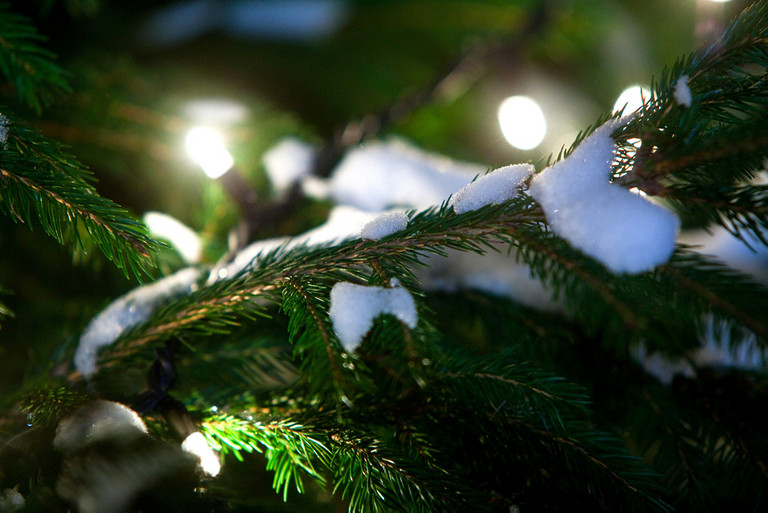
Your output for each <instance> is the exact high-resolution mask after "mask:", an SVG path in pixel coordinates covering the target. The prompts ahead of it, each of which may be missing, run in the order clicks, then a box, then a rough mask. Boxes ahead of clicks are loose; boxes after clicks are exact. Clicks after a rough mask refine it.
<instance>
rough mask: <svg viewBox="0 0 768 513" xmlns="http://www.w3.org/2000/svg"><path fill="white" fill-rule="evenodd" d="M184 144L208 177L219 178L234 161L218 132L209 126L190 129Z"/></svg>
mask: <svg viewBox="0 0 768 513" xmlns="http://www.w3.org/2000/svg"><path fill="white" fill-rule="evenodd" d="M186 146H187V151H188V152H189V154H190V155H191V156H192V158H193V159H194V160H195V162H197V163H198V164H199V165H200V167H202V168H203V171H205V174H206V175H208V176H209V177H210V178H219V177H220V176H222V175H223V174H224V173H226V172H227V171H229V170H230V169H231V168H232V166H233V165H234V163H235V161H234V160H233V159H232V155H230V153H229V152H228V151H227V149H226V148H225V147H224V143H223V142H222V140H221V137H220V136H219V134H218V133H217V132H216V131H215V130H212V129H210V128H207V127H203V126H201V127H197V128H193V129H192V130H190V131H189V134H187V141H186Z"/></svg>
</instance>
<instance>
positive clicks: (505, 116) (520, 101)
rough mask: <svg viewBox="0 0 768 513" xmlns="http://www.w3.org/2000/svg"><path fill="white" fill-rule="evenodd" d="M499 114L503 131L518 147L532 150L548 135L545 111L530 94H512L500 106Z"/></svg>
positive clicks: (511, 142)
mask: <svg viewBox="0 0 768 513" xmlns="http://www.w3.org/2000/svg"><path fill="white" fill-rule="evenodd" d="M498 115H499V126H500V127H501V133H502V134H503V135H504V138H505V139H506V140H507V142H508V143H509V144H511V145H512V146H514V147H515V148H517V149H520V150H532V149H534V148H535V147H537V146H538V145H539V144H541V141H543V140H544V136H545V135H547V120H546V119H545V118H544V112H543V111H542V110H541V107H540V106H539V104H538V103H536V101H535V100H533V99H532V98H529V97H528V96H510V97H509V98H507V99H506V100H504V101H503V102H502V103H501V105H500V106H499V113H498Z"/></svg>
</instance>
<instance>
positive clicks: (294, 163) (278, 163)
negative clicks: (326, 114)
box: [262, 137, 317, 192]
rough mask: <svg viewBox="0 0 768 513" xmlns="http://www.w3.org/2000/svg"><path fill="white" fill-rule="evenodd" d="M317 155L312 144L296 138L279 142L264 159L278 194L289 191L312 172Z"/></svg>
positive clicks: (265, 166) (288, 138) (270, 179)
mask: <svg viewBox="0 0 768 513" xmlns="http://www.w3.org/2000/svg"><path fill="white" fill-rule="evenodd" d="M316 155H317V151H316V150H315V148H314V147H313V146H312V145H311V144H309V143H306V142H304V141H301V140H299V139H296V138H295V137H287V138H285V139H283V140H281V141H280V142H278V143H277V144H276V145H275V146H273V147H272V148H271V149H270V150H268V151H267V152H266V153H265V154H264V156H263V157H262V160H263V162H264V169H266V171H267V175H268V176H269V182H270V183H271V184H272V187H274V189H275V190H276V191H277V192H282V191H285V190H287V189H289V188H290V187H291V185H293V184H294V182H296V181H298V180H300V179H302V178H303V177H305V176H306V175H308V174H309V173H310V172H311V171H312V166H313V165H314V162H315V157H316Z"/></svg>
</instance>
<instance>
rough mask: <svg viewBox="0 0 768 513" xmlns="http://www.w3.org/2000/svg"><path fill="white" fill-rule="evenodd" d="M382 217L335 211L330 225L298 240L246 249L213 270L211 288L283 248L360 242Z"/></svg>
mask: <svg viewBox="0 0 768 513" xmlns="http://www.w3.org/2000/svg"><path fill="white" fill-rule="evenodd" d="M379 215H380V213H379V212H366V211H363V210H358V209H356V208H353V207H348V206H343V205H342V206H337V207H334V208H333V209H331V212H330V213H329V214H328V219H327V220H326V222H325V223H323V224H321V225H320V226H318V227H317V228H313V229H312V230H309V231H307V232H305V233H303V234H301V235H297V236H295V237H279V238H274V239H266V240H260V241H256V242H254V243H252V244H250V245H248V246H246V247H245V248H244V249H242V250H241V251H240V252H238V253H237V254H236V255H235V257H234V259H233V260H232V261H231V262H230V263H229V264H226V265H224V266H221V267H217V268H215V269H213V271H212V272H211V275H210V277H209V278H208V284H210V283H213V282H215V281H218V280H221V279H228V278H232V277H234V276H236V275H237V274H239V273H241V272H243V271H244V270H245V269H247V268H249V267H251V266H252V265H253V264H254V262H256V261H257V260H258V258H259V256H260V255H263V254H265V253H268V252H270V251H273V250H275V249H277V248H279V247H283V249H285V250H289V249H292V248H295V247H297V246H301V245H307V246H313V245H318V244H331V245H335V244H340V243H341V242H344V241H345V240H347V239H350V238H356V237H358V236H359V235H360V232H361V230H362V229H363V228H364V227H365V226H366V224H368V223H369V222H371V221H373V220H374V219H376V218H377V217H378V216H379Z"/></svg>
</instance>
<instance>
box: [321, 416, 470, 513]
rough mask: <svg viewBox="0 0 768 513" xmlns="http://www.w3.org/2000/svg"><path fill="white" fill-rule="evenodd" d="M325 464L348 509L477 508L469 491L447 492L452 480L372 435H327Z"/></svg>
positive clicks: (429, 509) (348, 432) (417, 509)
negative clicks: (328, 446)
mask: <svg viewBox="0 0 768 513" xmlns="http://www.w3.org/2000/svg"><path fill="white" fill-rule="evenodd" d="M330 442H331V444H332V454H331V456H330V457H329V458H328V459H327V460H326V465H327V466H328V468H329V469H331V470H332V471H333V473H334V485H333V491H334V493H335V492H337V491H341V497H342V498H344V499H348V500H349V511H350V512H357V511H371V512H378V511H390V510H392V509H395V510H400V511H413V512H425V513H426V512H442V511H445V512H448V511H457V510H461V511H466V510H468V509H470V508H471V509H473V510H477V509H480V508H482V504H478V503H477V502H473V495H474V494H471V493H469V491H464V492H465V494H466V495H465V494H463V493H461V492H460V489H456V488H451V487H450V486H449V484H453V483H451V479H450V476H449V475H448V473H447V472H445V471H443V472H440V471H439V470H437V469H435V468H434V467H424V466H423V465H422V464H420V463H419V462H418V461H416V460H414V459H413V458H411V457H409V456H408V455H406V454H404V453H402V452H400V451H397V450H394V449H392V448H387V447H385V446H384V445H383V444H382V443H381V442H380V441H378V440H376V439H375V438H373V437H370V436H367V435H364V434H360V433H355V432H353V431H350V430H348V429H345V430H339V431H337V432H335V433H333V434H331V437H330Z"/></svg>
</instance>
